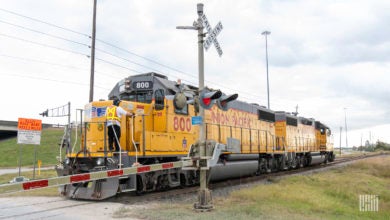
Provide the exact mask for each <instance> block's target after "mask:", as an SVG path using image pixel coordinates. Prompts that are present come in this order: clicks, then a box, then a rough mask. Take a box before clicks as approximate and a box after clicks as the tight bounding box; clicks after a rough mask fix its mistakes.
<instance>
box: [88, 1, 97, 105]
mask: <svg viewBox="0 0 390 220" xmlns="http://www.w3.org/2000/svg"><path fill="white" fill-rule="evenodd" d="M96 1H97V0H93V20H92V46H91V77H90V81H89V102H92V101H93V87H94V78H95V38H96Z"/></svg>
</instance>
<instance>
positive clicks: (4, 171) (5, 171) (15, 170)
mask: <svg viewBox="0 0 390 220" xmlns="http://www.w3.org/2000/svg"><path fill="white" fill-rule="evenodd" d="M51 169H53V170H54V167H41V170H51ZM21 171H22V172H26V171H33V168H28V167H22V169H21ZM35 172H36V173H37V172H38V168H35ZM9 173H14V174H15V175H18V174H19V168H18V167H17V168H3V169H0V175H4V174H9Z"/></svg>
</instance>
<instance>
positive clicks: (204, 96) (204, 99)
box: [199, 89, 222, 109]
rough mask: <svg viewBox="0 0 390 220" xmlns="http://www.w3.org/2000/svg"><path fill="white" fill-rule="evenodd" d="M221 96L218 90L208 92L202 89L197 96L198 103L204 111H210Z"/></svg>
mask: <svg viewBox="0 0 390 220" xmlns="http://www.w3.org/2000/svg"><path fill="white" fill-rule="evenodd" d="M221 96H222V92H221V91H219V90H217V91H210V90H208V89H203V91H202V92H201V93H200V96H199V103H200V105H201V106H202V107H203V108H204V109H210V108H211V107H213V105H214V103H215V102H216V101H217V99H219V98H220V97H221Z"/></svg>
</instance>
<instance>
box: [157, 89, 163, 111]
mask: <svg viewBox="0 0 390 220" xmlns="http://www.w3.org/2000/svg"><path fill="white" fill-rule="evenodd" d="M164 98H165V93H164V90H163V89H158V90H156V91H155V92H154V99H155V103H154V104H155V105H154V106H155V109H156V110H163V109H164Z"/></svg>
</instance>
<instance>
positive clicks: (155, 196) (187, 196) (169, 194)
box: [109, 154, 388, 204]
mask: <svg viewBox="0 0 390 220" xmlns="http://www.w3.org/2000/svg"><path fill="white" fill-rule="evenodd" d="M382 155H386V154H374V155H357V156H351V157H342V158H336V159H335V161H333V162H331V163H327V164H319V165H315V166H309V167H303V168H299V169H293V170H286V171H279V172H273V173H267V174H260V175H259V176H250V177H245V178H238V179H230V180H225V181H220V182H215V183H210V184H209V189H210V190H213V191H214V192H215V191H217V190H220V189H224V188H232V190H236V189H237V188H240V186H241V187H245V186H247V185H250V184H255V183H258V182H260V181H269V182H272V181H273V180H274V179H276V178H281V177H285V176H291V175H297V174H304V173H307V172H309V171H315V170H318V169H322V168H331V167H334V166H336V165H339V164H343V163H348V162H352V161H356V160H360V159H365V158H369V157H377V156H382ZM387 155H388V154H387ZM198 190H199V186H192V187H186V188H177V189H171V190H168V191H163V192H153V193H147V194H144V195H142V196H133V195H131V196H130V194H121V195H120V196H117V197H115V198H111V199H109V201H112V202H122V203H128V204H136V203H140V202H146V203H147V202H150V201H164V200H165V201H170V200H179V201H182V200H184V201H186V200H194V199H196V196H197V192H198ZM227 191H229V190H227ZM213 194H214V193H213ZM219 194H228V192H224V193H219Z"/></svg>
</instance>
